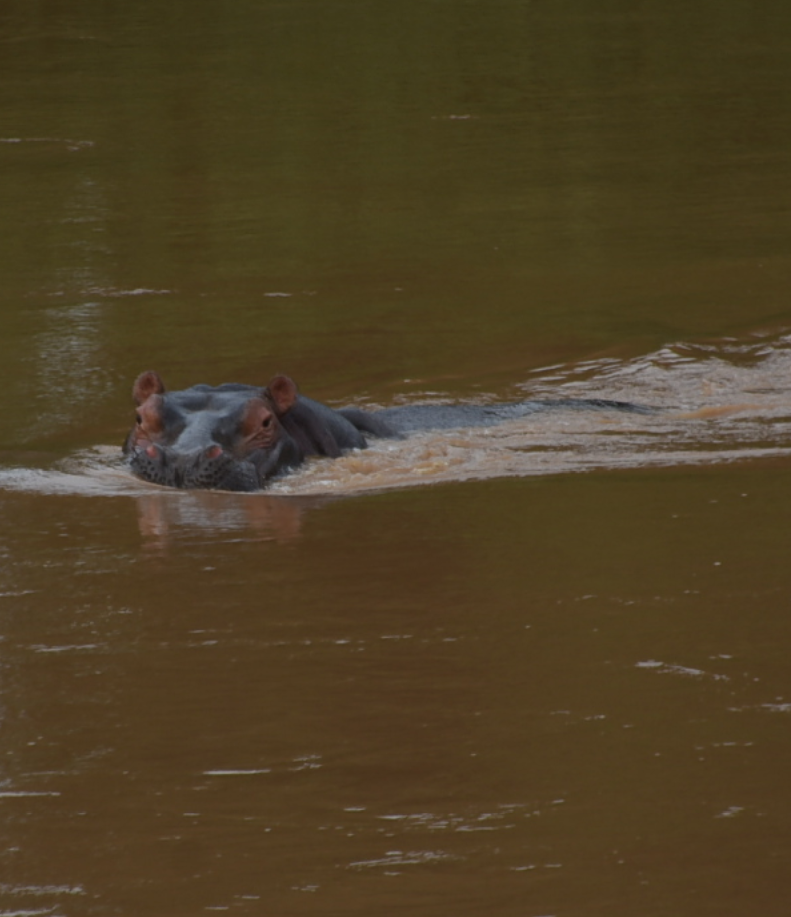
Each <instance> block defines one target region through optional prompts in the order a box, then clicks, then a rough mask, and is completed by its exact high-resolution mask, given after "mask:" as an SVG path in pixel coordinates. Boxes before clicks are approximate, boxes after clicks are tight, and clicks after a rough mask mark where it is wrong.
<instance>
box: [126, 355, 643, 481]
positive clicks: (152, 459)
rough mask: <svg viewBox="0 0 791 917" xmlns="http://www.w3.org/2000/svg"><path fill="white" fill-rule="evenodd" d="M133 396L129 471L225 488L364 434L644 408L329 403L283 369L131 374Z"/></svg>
mask: <svg viewBox="0 0 791 917" xmlns="http://www.w3.org/2000/svg"><path fill="white" fill-rule="evenodd" d="M132 396H133V398H134V401H135V404H136V405H137V413H136V417H135V425H134V427H133V428H132V430H131V431H130V433H129V435H128V436H127V438H126V441H125V443H124V446H123V451H124V454H125V455H126V456H127V458H128V461H129V466H130V468H131V470H132V472H133V473H134V474H136V475H137V476H138V477H139V478H142V479H143V480H145V481H149V482H151V483H152V484H162V485H164V486H166V487H180V488H185V489H215V490H231V491H255V490H260V489H262V488H264V487H266V486H267V484H268V483H269V482H270V481H271V480H272V479H273V478H275V477H277V476H279V475H281V474H283V473H285V472H287V471H289V470H290V469H293V468H296V467H298V466H299V465H301V464H302V463H303V462H304V461H305V460H306V459H307V458H310V457H311V456H328V457H330V458H333V457H337V456H339V455H341V454H342V453H343V452H345V451H346V450H348V449H364V448H365V447H366V444H367V443H366V439H365V437H366V435H368V436H375V437H400V436H403V435H406V434H409V433H412V432H415V431H418V430H451V429H458V428H461V427H480V426H489V425H492V424H496V423H502V422H503V421H506V420H514V419H517V418H519V417H523V416H525V415H527V414H533V413H536V412H539V411H546V410H551V409H554V408H558V407H563V408H572V409H573V408H584V409H591V408H593V409H595V408H607V409H611V410H626V411H636V412H641V413H644V412H647V411H651V410H652V409H651V408H643V407H641V406H639V405H633V404H630V403H628V402H620V401H599V400H595V399H573V400H568V401H553V400H546V401H522V402H516V403H513V404H494V405H473V404H452V405H435V404H416V405H403V406H399V407H393V408H385V409H383V410H379V411H364V410H361V409H359V408H341V409H340V410H334V409H333V408H329V407H327V406H326V405H324V404H321V403H320V402H318V401H313V400H312V399H311V398H306V397H305V396H304V395H300V394H299V393H298V391H297V387H296V385H295V384H294V382H293V381H292V380H291V379H289V378H288V376H275V378H274V379H272V381H271V382H270V383H269V385H268V386H267V387H266V388H260V387H257V386H253V385H241V384H237V383H226V384H225V385H219V386H216V387H213V386H210V385H194V386H192V388H188V389H184V390H182V391H178V392H168V391H167V390H166V389H165V385H164V383H163V382H162V379H161V377H160V376H159V374H158V373H155V372H153V371H149V372H145V373H142V374H141V375H140V376H138V378H137V380H136V381H135V384H134V387H133V390H132Z"/></svg>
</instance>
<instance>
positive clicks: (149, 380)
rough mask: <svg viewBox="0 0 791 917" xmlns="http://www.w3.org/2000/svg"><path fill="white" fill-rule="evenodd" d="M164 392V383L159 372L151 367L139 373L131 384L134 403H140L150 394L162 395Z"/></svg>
mask: <svg viewBox="0 0 791 917" xmlns="http://www.w3.org/2000/svg"><path fill="white" fill-rule="evenodd" d="M164 393H165V383H164V382H163V381H162V377H161V376H160V375H159V373H157V372H154V370H153V369H149V370H148V372H144V373H140V375H139V376H138V377H137V379H135V384H134V385H133V386H132V397H133V398H134V400H135V404H142V403H143V402H144V401H146V400H147V399H148V398H150V397H151V396H152V395H164Z"/></svg>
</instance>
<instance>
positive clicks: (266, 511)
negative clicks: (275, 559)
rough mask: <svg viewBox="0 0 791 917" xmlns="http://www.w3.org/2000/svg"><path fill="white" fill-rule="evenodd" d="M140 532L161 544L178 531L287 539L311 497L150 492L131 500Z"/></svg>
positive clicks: (313, 503) (296, 531)
mask: <svg viewBox="0 0 791 917" xmlns="http://www.w3.org/2000/svg"><path fill="white" fill-rule="evenodd" d="M136 504H137V511H138V524H139V526H140V534H141V535H142V536H143V539H144V540H145V542H146V545H147V547H149V548H153V549H155V550H156V549H159V548H164V547H166V546H167V545H168V542H169V540H170V538H171V535H172V534H173V533H174V532H175V531H176V530H178V529H189V530H191V531H196V530H198V531H200V530H204V531H206V530H213V531H218V532H227V531H229V530H230V531H234V530H235V531H243V532H246V533H247V534H248V535H249V536H251V538H252V539H253V540H256V539H257V540H275V541H289V540H291V539H293V538H296V537H298V536H299V534H300V529H301V523H302V515H303V513H304V512H305V511H306V509H308V508H309V507H312V506H316V505H317V501H316V500H305V499H298V498H294V497H276V496H270V495H268V494H255V495H252V494H251V495H244V496H242V495H240V494H229V493H216V492H212V491H190V492H189V493H184V492H181V493H172V492H168V491H162V492H161V493H159V492H158V493H150V494H145V495H143V496H139V497H137V499H136Z"/></svg>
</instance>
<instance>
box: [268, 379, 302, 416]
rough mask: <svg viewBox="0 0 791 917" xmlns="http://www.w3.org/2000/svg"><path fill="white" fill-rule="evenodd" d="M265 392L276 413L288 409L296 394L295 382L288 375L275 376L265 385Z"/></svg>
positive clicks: (292, 403)
mask: <svg viewBox="0 0 791 917" xmlns="http://www.w3.org/2000/svg"><path fill="white" fill-rule="evenodd" d="M267 392H268V393H269V397H270V398H271V399H272V404H273V405H274V408H275V411H276V413H278V414H285V413H286V412H287V411H288V410H290V409H291V408H292V407H293V405H294V402H295V401H296V400H297V395H298V391H297V385H296V382H294V380H293V379H289V377H288V376H275V378H274V379H272V380H271V382H270V383H269V385H268V386H267Z"/></svg>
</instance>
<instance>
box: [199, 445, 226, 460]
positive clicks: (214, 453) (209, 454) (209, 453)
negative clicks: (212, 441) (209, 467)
mask: <svg viewBox="0 0 791 917" xmlns="http://www.w3.org/2000/svg"><path fill="white" fill-rule="evenodd" d="M203 454H204V456H205V457H206V458H207V459H217V458H219V457H220V456H221V455H222V446H217V445H214V446H209V448H208V449H207V450H206V451H205V452H204V453H203Z"/></svg>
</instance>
